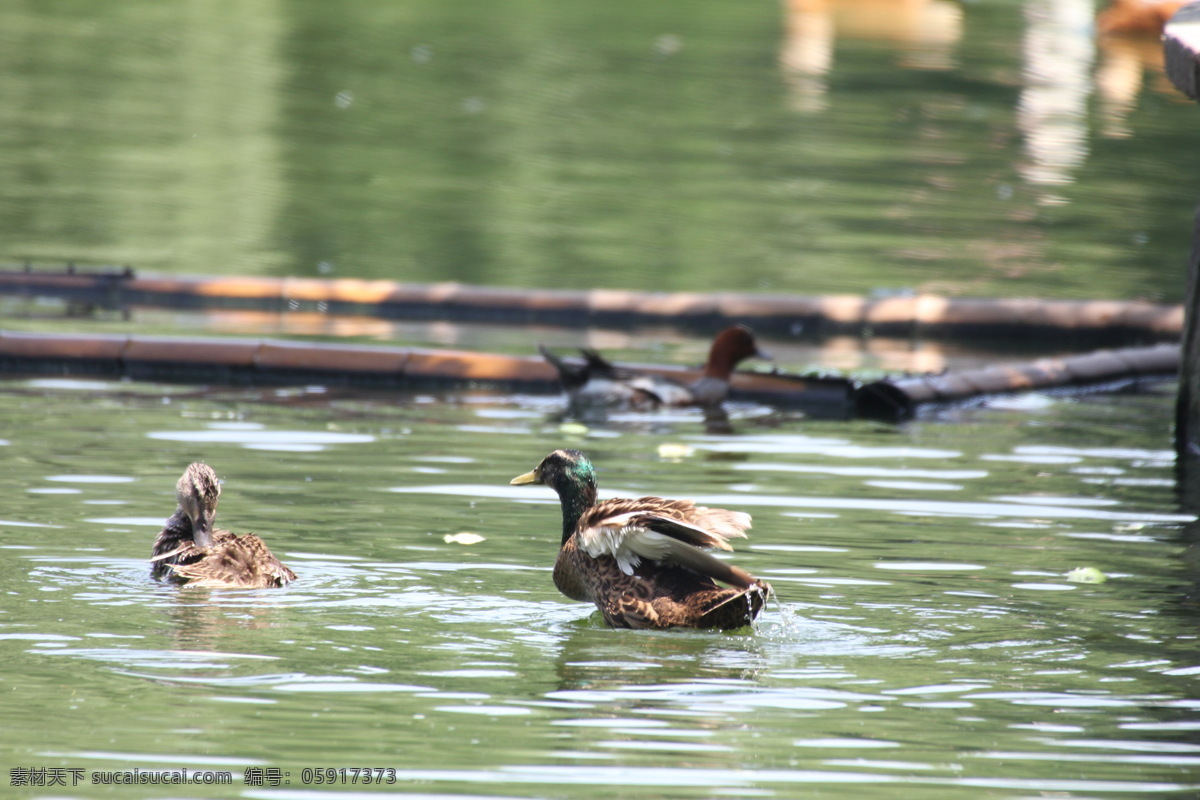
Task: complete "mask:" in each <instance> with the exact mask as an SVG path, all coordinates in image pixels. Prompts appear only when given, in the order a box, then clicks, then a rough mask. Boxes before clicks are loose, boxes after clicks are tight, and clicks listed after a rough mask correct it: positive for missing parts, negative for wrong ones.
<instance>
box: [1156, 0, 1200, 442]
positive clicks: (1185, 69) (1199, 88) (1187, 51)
mask: <svg viewBox="0 0 1200 800" xmlns="http://www.w3.org/2000/svg"><path fill="white" fill-rule="evenodd" d="M1163 57H1164V61H1165V64H1166V70H1167V75H1168V76H1169V77H1170V78H1171V82H1172V83H1174V84H1175V88H1177V89H1179V91H1181V92H1183V93H1184V94H1186V95H1187V96H1188V97H1190V98H1192V99H1193V100H1200V3H1191V4H1190V5H1187V6H1184V7H1183V8H1181V9H1180V10H1179V11H1178V12H1177V13H1176V14H1175V16H1173V17H1172V18H1171V21H1170V22H1168V23H1167V26H1166V29H1165V30H1164V31H1163ZM1198 315H1200V214H1198V215H1197V217H1196V221H1195V223H1194V224H1193V227H1192V253H1191V256H1190V257H1189V258H1188V276H1187V297H1186V298H1185V299H1184V323H1183V342H1182V354H1181V357H1180V360H1179V396H1178V397H1177V399H1176V404H1175V453H1176V456H1177V457H1178V459H1179V461H1180V463H1181V465H1182V464H1184V463H1185V462H1187V461H1192V460H1194V459H1195V458H1196V457H1198V456H1200V364H1198V363H1197V362H1198V360H1200V318H1198Z"/></svg>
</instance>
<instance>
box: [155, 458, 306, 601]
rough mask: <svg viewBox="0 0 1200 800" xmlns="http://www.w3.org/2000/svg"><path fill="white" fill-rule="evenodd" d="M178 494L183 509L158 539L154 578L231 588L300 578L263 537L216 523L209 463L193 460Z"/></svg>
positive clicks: (216, 491)
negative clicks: (281, 561) (236, 531)
mask: <svg viewBox="0 0 1200 800" xmlns="http://www.w3.org/2000/svg"><path fill="white" fill-rule="evenodd" d="M175 495H176V497H177V499H178V501H179V507H178V508H177V509H176V510H175V513H174V514H173V515H172V516H171V518H170V519H168V520H167V523H166V525H165V526H164V527H163V529H162V531H160V532H159V534H158V538H157V539H156V540H155V542H154V553H153V556H152V558H151V559H150V561H151V565H152V566H151V568H150V574H151V575H153V576H154V577H155V578H167V579H170V580H173V581H176V582H178V583H183V584H186V585H188V586H207V587H212V588H227V589H235V588H236V589H262V588H269V587H276V586H283V585H284V584H286V583H289V582H290V581H294V580H295V579H296V573H294V572H292V571H291V570H290V569H288V568H287V567H285V566H284V565H283V564H282V563H280V561H279V559H278V558H276V557H275V556H274V554H272V553H271V551H270V550H268V549H267V546H266V544H264V543H263V540H262V539H260V538H258V537H257V536H255V535H254V534H252V533H247V534H243V535H241V536H238V535H237V534H234V533H230V532H229V531H224V530H220V529H219V528H214V527H213V517H215V516H216V513H217V498H218V497H220V496H221V484H220V482H219V481H218V480H217V474H216V473H215V472H213V470H212V468H211V467H209V466H208V465H207V464H201V463H199V462H197V463H194V464H189V465H188V468H187V469H186V470H184V471H183V476H182V477H181V478H180V479H179V483H177V484H175Z"/></svg>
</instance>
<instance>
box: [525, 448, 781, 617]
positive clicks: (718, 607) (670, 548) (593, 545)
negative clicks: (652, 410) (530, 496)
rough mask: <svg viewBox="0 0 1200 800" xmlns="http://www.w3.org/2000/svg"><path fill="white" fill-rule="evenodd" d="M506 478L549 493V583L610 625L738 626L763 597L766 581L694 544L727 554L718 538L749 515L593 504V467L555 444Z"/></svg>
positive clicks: (644, 500)
mask: <svg viewBox="0 0 1200 800" xmlns="http://www.w3.org/2000/svg"><path fill="white" fill-rule="evenodd" d="M512 483H513V484H514V485H519V484H527V483H541V484H545V485H546V486H549V487H550V488H552V489H554V491H555V492H557V493H558V497H559V501H560V502H561V504H562V517H563V530H562V545H561V546H560V548H559V551H558V558H557V559H556V560H555V562H554V585H555V586H557V587H558V590H559V591H560V592H562V593H563V594H565V595H566V596H567V597H570V598H571V599H572V600H580V601H584V602H591V603H595V604H596V607H597V608H598V609H600V613H602V614H603V615H604V621H605V622H607V623H608V624H609V625H612V626H613V627H614V628H675V627H683V628H719V629H724V630H728V629H732V628H741V627H743V626H746V625H749V624H750V623H751V622H753V621H754V618H755V617H756V616H757V615H758V612H759V611H761V610H762V608H763V606H764V605H766V602H767V597H768V595H770V594H771V586H770V584H768V583H766V582H765V581H762V580H759V579H758V578H755V577H754V576H753V575H751V574H750V573H748V572H746V571H745V570H743V569H739V568H738V567H735V566H733V565H731V564H727V563H725V562H724V561H722V560H721V559H719V558H717V557H716V556H713V555H711V554H710V553H707V552H705V551H704V550H703V549H701V548H714V547H715V548H717V549H719V550H732V549H733V548H732V547H730V545H729V541H728V540H729V539H731V538H735V537H744V536H745V535H746V534H745V530H746V529H747V528H749V527H750V515H749V514H744V513H742V512H740V511H726V510H725V509H721V508H704V507H703V506H698V505H696V504H695V503H693V502H692V501H690V500H664V499H663V498H661V497H640V498H638V499H636V500H627V499H614V500H605V501H604V502H597V501H596V473H595V470H594V469H593V467H592V463H591V462H590V461H588V459H587V457H586V456H584V454H583V453H581V452H579V451H578V450H555V451H554V452H553V453H551V454H550V455H548V456H546V457H545V458H544V459H543V460H542V462H541V463H540V464H538V465H537V466H536V467H534V468H533V470H532V471H531V472H527V473H525V474H524V475H519V476H517V477H516V478H513V479H512ZM717 581H720V582H721V583H723V584H727V586H719V585H718V584H717V583H716V582H717Z"/></svg>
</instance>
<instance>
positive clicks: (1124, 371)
mask: <svg viewBox="0 0 1200 800" xmlns="http://www.w3.org/2000/svg"><path fill="white" fill-rule="evenodd" d="M1178 368H1179V346H1178V345H1174V344H1162V345H1157V346H1155V347H1140V348H1130V349H1125V350H1101V351H1098V352H1095V353H1089V354H1087V355H1080V356H1072V357H1068V358H1054V359H1040V360H1038V361H1034V362H1032V363H1023V364H1007V365H1003V366H996V367H988V368H986V369H976V370H965V371H963V372H947V373H945V374H942V375H922V376H915V377H906V378H898V379H889V380H882V381H876V382H874V383H870V384H867V385H866V386H863V387H862V388H861V389H860V390H859V391H858V393H857V395H856V398H855V411H856V413H857V414H858V415H860V416H865V417H872V418H875V419H887V420H899V419H905V418H908V417H911V416H913V415H914V414H915V413H916V412H917V409H918V407H920V406H923V405H931V404H947V403H961V402H965V401H968V400H972V399H975V398H979V397H983V396H987V395H996V394H1006V393H1012V392H1023V391H1032V390H1038V389H1041V390H1045V389H1062V388H1072V387H1076V388H1077V387H1083V386H1097V385H1105V384H1112V383H1116V382H1128V381H1133V380H1137V379H1141V378H1153V377H1163V376H1169V375H1174V374H1175V373H1176V372H1177V371H1178Z"/></svg>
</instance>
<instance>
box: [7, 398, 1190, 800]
mask: <svg viewBox="0 0 1200 800" xmlns="http://www.w3.org/2000/svg"><path fill="white" fill-rule="evenodd" d="M0 389H2V390H0V415H2V416H3V418H4V419H5V420H6V426H5V429H4V431H3V442H2V443H0V455H2V456H3V457H2V459H0V464H3V470H2V472H0V481H2V484H3V487H4V491H3V495H4V498H5V504H4V509H3V514H2V515H0V516H2V519H0V570H2V571H3V587H4V591H3V593H2V594H0V598H2V600H0V653H2V657H3V663H4V673H5V676H6V679H5V689H6V691H5V692H4V694H3V695H2V698H3V699H2V700H0V707H3V708H4V716H5V720H6V724H5V725H4V726H2V727H0V731H2V732H0V752H2V753H3V758H2V759H0V760H2V761H3V763H4V764H5V767H6V770H9V769H12V768H13V767H30V768H38V767H66V768H77V769H80V770H82V772H81V773H79V774H81V775H83V782H81V783H80V784H79V785H78V786H75V787H71V786H70V781H69V780H68V781H67V784H68V785H67V786H66V787H61V786H60V787H41V788H30V789H23V790H16V789H13V790H11V791H19V792H21V794H20V796H28V797H63V796H69V797H77V796H92V795H95V794H98V793H99V794H105V793H108V795H109V796H114V795H113V791H114V790H113V789H112V787H107V788H104V787H94V786H91V785H89V784H88V783H87V780H88V777H89V776H90V775H91V774H93V773H94V772H96V771H103V770H132V769H134V768H138V769H142V770H178V769H182V768H188V769H189V770H202V769H210V770H229V771H231V772H232V773H233V776H234V784H233V787H232V788H230V787H225V788H223V789H218V788H213V787H207V788H206V787H198V786H188V787H155V786H134V787H126V788H124V789H121V791H120V792H119V795H120V796H122V797H163V796H214V797H215V796H242V797H255V798H280V799H282V798H336V797H345V796H358V793H359V792H362V791H373V792H400V793H409V794H415V795H418V796H424V797H444V796H463V795H466V796H473V797H474V796H488V797H580V798H583V797H597V796H622V797H686V798H693V797H694V798H702V797H722V796H731V797H755V796H777V797H798V796H805V797H810V796H811V797H818V796H819V797H845V798H896V797H923V798H926V797H927V798H1024V797H1060V798H1095V797H1145V796H1163V797H1168V796H1175V797H1188V796H1194V793H1195V792H1196V791H1198V790H1200V780H1197V775H1198V774H1200V743H1197V742H1198V739H1200V737H1198V733H1200V690H1198V686H1197V680H1198V678H1200V647H1198V643H1197V631H1196V615H1195V612H1196V607H1195V605H1194V599H1189V598H1194V596H1195V586H1196V580H1197V573H1196V570H1195V567H1194V566H1192V567H1191V568H1190V571H1189V567H1188V561H1187V560H1186V559H1181V554H1183V553H1184V552H1185V542H1186V540H1187V538H1188V537H1189V535H1194V534H1191V533H1189V528H1188V523H1189V522H1190V521H1191V520H1192V519H1193V517H1192V515H1190V514H1187V513H1182V512H1181V511H1180V510H1179V506H1178V504H1177V501H1176V497H1175V490H1174V479H1173V474H1172V464H1173V459H1172V455H1171V453H1170V451H1169V446H1168V433H1167V431H1168V422H1169V416H1170V394H1169V392H1166V391H1164V392H1162V393H1151V394H1143V395H1125V396H1096V397H1085V398H1076V399H1070V398H1058V399H1054V398H1046V397H1040V398H1024V399H1023V400H1022V401H1021V402H1018V403H1013V404H1011V407H1004V406H1003V405H1001V406H999V407H992V408H981V409H975V410H969V411H960V412H957V413H956V414H954V415H951V416H948V417H946V418H944V419H939V420H930V421H924V422H918V423H913V424H910V425H906V426H904V427H900V428H893V427H889V426H883V425H876V424H871V423H837V422H814V421H807V420H805V419H803V418H800V417H797V416H789V415H781V414H777V413H773V412H769V411H767V410H765V409H757V408H737V409H734V414H733V418H734V419H733V425H734V429H735V432H734V433H733V434H731V435H724V436H717V435H710V434H707V433H705V431H704V426H703V423H702V420H701V419H700V417H699V415H692V414H688V413H681V414H674V415H669V416H665V417H660V416H622V417H619V418H617V419H615V420H614V421H612V422H611V423H609V424H608V425H605V426H599V427H594V428H593V429H592V430H591V431H590V432H588V433H586V434H585V433H581V432H575V433H573V434H570V435H568V434H567V433H564V431H563V430H562V429H561V428H560V425H559V423H558V422H556V421H554V420H553V419H551V415H552V413H553V412H554V410H555V409H556V407H557V401H556V400H554V399H552V398H531V397H517V398H511V397H499V396H470V395H459V396H454V397H432V396H428V397H420V396H418V397H413V396H389V395H382V394H379V395H358V396H350V395H342V394H337V393H333V392H328V391H324V390H320V389H316V388H312V389H308V390H303V389H290V390H280V391H273V390H272V391H243V392H204V391H200V390H196V389H193V388H187V387H173V388H168V387H161V386H151V385H145V384H128V383H125V384H109V383H103V382H86V381H62V380H31V381H26V380H9V381H6V382H5V383H4V384H3V385H2V387H0ZM1035 400H1036V402H1033V401H1035ZM664 444H670V445H683V446H684V447H676V448H671V449H670V450H669V451H667V452H670V453H673V454H676V455H678V456H680V457H678V458H675V459H666V458H663V457H661V456H660V455H659V451H660V445H664ZM564 445H570V446H577V447H581V448H583V449H585V450H586V451H587V452H588V453H589V454H590V455H591V457H592V458H593V459H594V461H595V463H596V464H597V465H598V468H599V474H600V482H601V488H602V491H603V492H604V493H606V494H609V493H611V494H630V495H634V494H641V493H661V494H663V495H666V496H677V497H689V498H694V499H696V500H698V501H701V502H703V503H708V504H716V505H721V506H727V507H730V508H738V509H744V510H746V511H749V512H751V513H752V514H753V515H754V529H753V530H752V531H751V537H750V538H749V540H747V541H746V542H743V543H740V544H739V546H738V548H737V552H736V553H735V554H734V556H735V558H736V561H737V563H739V564H740V565H742V566H744V567H746V568H747V569H749V570H750V571H752V572H753V573H755V574H757V575H760V576H762V577H764V578H766V579H767V580H769V581H770V582H771V583H772V584H773V585H774V587H775V590H776V593H777V597H776V598H775V600H774V601H773V602H772V604H771V605H770V606H769V608H768V610H767V611H766V612H765V613H764V614H763V615H762V616H761V618H760V620H759V621H758V623H757V624H756V625H755V626H754V628H753V629H752V630H751V629H747V630H743V631H738V632H733V633H700V632H686V631H671V632H632V631H616V630H610V629H608V628H605V627H604V626H603V625H602V624H601V623H600V622H599V619H598V615H597V614H595V613H593V610H592V609H591V608H590V607H588V606H586V605H582V604H578V603H573V602H570V601H568V600H566V599H565V598H563V597H562V596H560V595H559V594H558V593H557V592H556V590H555V589H554V586H553V584H552V582H551V577H550V565H551V564H552V562H553V559H554V553H555V548H556V544H557V538H558V526H559V514H558V509H557V507H556V503H555V501H554V499H553V496H552V494H551V492H550V491H549V490H548V489H546V488H544V487H511V486H509V485H508V481H509V479H510V478H511V477H513V476H514V475H517V474H518V473H520V472H524V471H526V470H528V469H529V468H530V467H531V466H532V465H533V464H535V463H536V461H537V460H538V459H539V458H541V456H543V455H544V454H545V453H546V452H547V451H549V450H550V449H552V448H555V447H560V446H564ZM195 459H204V460H206V461H207V462H209V463H211V464H212V465H214V467H215V468H216V469H217V470H218V472H219V473H220V475H221V477H222V478H223V479H224V481H225V484H224V493H223V495H222V499H221V506H220V510H219V514H218V522H219V523H220V524H222V525H223V526H226V527H229V528H231V529H233V530H236V531H254V532H257V533H259V534H260V535H262V536H263V537H264V538H265V539H266V540H267V542H268V543H269V544H270V545H271V547H272V548H273V549H274V550H275V552H276V553H277V554H279V555H280V556H281V557H282V558H283V559H284V560H285V561H286V562H287V563H288V564H289V565H291V566H292V567H293V568H294V569H295V570H296V572H297V573H298V574H299V576H300V578H299V580H298V581H296V582H295V583H294V584H292V585H291V586H288V587H287V588H285V589H282V590H276V591H206V590H195V589H192V590H188V589H179V588H176V587H173V586H164V585H159V584H157V583H155V582H153V581H151V580H150V579H149V577H148V565H147V562H146V559H147V556H148V555H149V549H150V544H151V541H152V539H153V537H154V535H155V534H156V532H157V531H158V529H159V527H160V526H161V524H162V521H163V519H164V518H165V517H166V516H168V515H169V514H170V513H171V512H172V510H173V508H174V499H173V488H174V483H175V480H176V478H177V477H178V475H179V474H180V472H181V471H182V469H183V467H184V465H185V464H186V463H187V462H189V461H191V460H195ZM464 533H468V534H474V535H475V536H467V537H464V536H459V535H458V534H464ZM1079 567H1090V568H1094V570H1098V571H1099V572H1101V573H1103V574H1104V575H1105V576H1107V581H1106V582H1103V583H1080V582H1077V581H1076V580H1073V579H1072V578H1073V577H1077V576H1070V577H1069V575H1068V573H1069V572H1070V571H1071V570H1073V569H1074V568H1079ZM1092 574H1094V573H1092ZM342 767H346V768H351V767H375V768H385V769H390V770H394V772H392V773H389V774H388V776H389V778H390V779H391V780H394V781H395V783H390V784H384V785H378V784H376V785H372V786H369V787H368V786H363V785H361V784H350V783H347V782H345V780H348V779H343V778H341V777H336V778H335V780H334V781H333V783H332V784H331V783H328V782H326V783H318V782H317V781H318V774H317V773H312V772H305V770H306V769H307V770H313V769H324V768H342ZM273 770H277V771H273ZM264 775H266V776H267V780H265V781H264V780H263V776H264ZM255 776H257V777H255ZM10 777H11V773H10V775H5V776H2V780H3V781H4V783H5V785H6V786H7V785H8V784H9V782H10ZM272 782H274V783H276V784H277V785H270V784H271V783H272ZM253 783H263V784H264V785H261V786H260V785H252V784H253Z"/></svg>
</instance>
